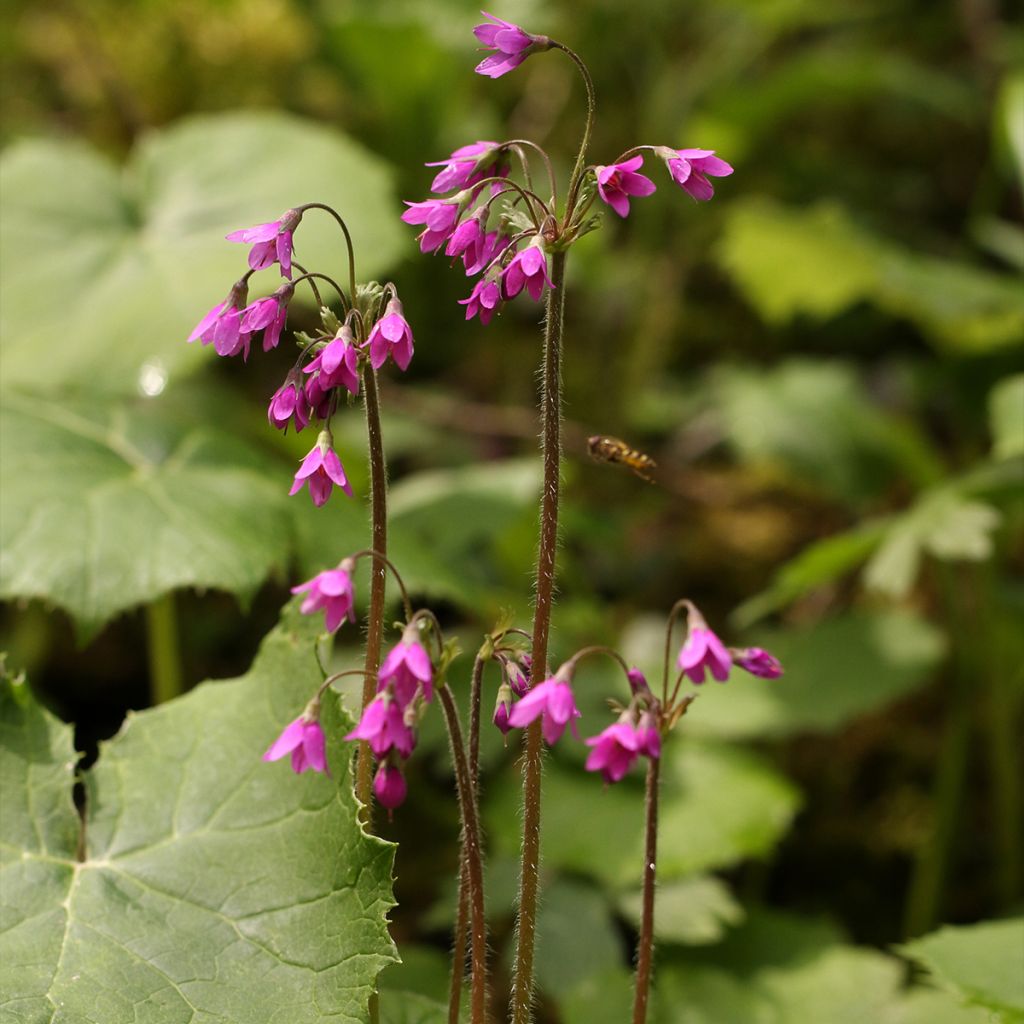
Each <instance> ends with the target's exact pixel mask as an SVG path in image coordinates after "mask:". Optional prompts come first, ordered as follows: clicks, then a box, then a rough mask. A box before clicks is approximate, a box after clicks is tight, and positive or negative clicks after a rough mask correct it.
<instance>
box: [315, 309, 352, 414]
mask: <svg viewBox="0 0 1024 1024" xmlns="http://www.w3.org/2000/svg"><path fill="white" fill-rule="evenodd" d="M302 372H303V373H310V374H317V379H318V384H317V389H318V390H319V391H321V392H324V393H326V392H327V391H329V390H330V389H331V388H345V390H346V391H350V392H351V393H352V394H353V395H358V394H359V349H358V348H357V347H356V339H355V335H353V333H352V329H351V328H350V327H349V326H348V324H345V325H344V326H343V327H342V328H341V330H340V331H338V333H337V334H336V335H335V336H334V337H333V338H332V339H331V340H330V341H329V342H328V343H327V344H326V345H325V346H324V348H322V349H321V350H320V351H319V352H318V353H317V355H316V358H314V359H312V360H310V362H309V363H308V364H307V365H306V366H304V367H303V368H302ZM310 397H312V396H310ZM316 397H317V398H318V401H317V402H316V404H317V405H320V403H321V402H322V400H323V399H322V396H319V395H318V396H316Z"/></svg>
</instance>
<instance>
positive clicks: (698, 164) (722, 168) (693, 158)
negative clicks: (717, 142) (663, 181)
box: [657, 146, 732, 199]
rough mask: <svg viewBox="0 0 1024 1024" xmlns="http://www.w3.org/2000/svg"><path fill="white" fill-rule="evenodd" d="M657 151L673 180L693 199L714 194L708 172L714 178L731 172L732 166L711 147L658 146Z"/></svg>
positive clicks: (708, 197) (705, 197)
mask: <svg viewBox="0 0 1024 1024" xmlns="http://www.w3.org/2000/svg"><path fill="white" fill-rule="evenodd" d="M657 153H658V156H660V157H661V158H662V159H663V160H664V161H665V162H666V164H667V165H668V172H669V174H671V175H672V179H673V181H675V182H677V183H678V184H679V185H680V186H681V187H682V189H683V191H684V192H686V193H687V194H689V195H691V196H693V198H694V199H710V198H711V197H712V196H713V195H714V194H715V189H714V186H713V185H712V184H711V182H710V181H708V178H707V176H708V175H709V174H710V175H711V176H712V177H715V178H724V177H727V176H728V175H730V174H732V167H731V166H730V165H729V164H727V163H726V162H725V161H724V160H722V159H720V158H719V157H717V156H715V151H714V150H713V149H671V148H669V147H668V146H659V147H658V149H657Z"/></svg>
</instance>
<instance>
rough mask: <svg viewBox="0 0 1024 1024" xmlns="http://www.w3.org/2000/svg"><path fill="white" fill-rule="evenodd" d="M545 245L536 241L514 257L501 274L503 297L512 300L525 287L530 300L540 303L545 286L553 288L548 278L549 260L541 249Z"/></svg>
mask: <svg viewBox="0 0 1024 1024" xmlns="http://www.w3.org/2000/svg"><path fill="white" fill-rule="evenodd" d="M542 245H543V243H542V242H541V241H540V240H538V239H536V238H535V239H534V240H533V241H532V242H531V243H530V244H529V245H528V246H527V247H526V248H525V249H521V250H520V251H519V252H517V253H516V254H515V256H513V257H512V259H511V260H510V261H509V264H508V266H507V267H505V269H504V270H503V271H502V274H501V297H502V298H503V299H511V298H514V297H515V296H516V295H518V294H519V293H520V292H521V291H522V290H523V288H524V287H525V288H526V290H527V292H529V294H530V298H532V299H533V300H534V301H539V300H540V297H541V296H542V295H543V294H544V285H547V286H548V287H549V288H550V287H551V278H550V277H548V260H547V257H546V256H545V255H544V250H543V248H542V247H541V246H542Z"/></svg>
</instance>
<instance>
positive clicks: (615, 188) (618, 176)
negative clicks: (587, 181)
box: [594, 154, 656, 217]
mask: <svg viewBox="0 0 1024 1024" xmlns="http://www.w3.org/2000/svg"><path fill="white" fill-rule="evenodd" d="M643 165H644V158H643V157H642V156H641V155H640V154H637V155H636V156H634V157H631V158H630V159H629V160H624V161H623V162H622V163H621V164H609V165H608V166H607V167H605V166H600V167H595V168H594V175H595V177H596V178H597V194H598V195H599V196H600V197H601V198H602V199H603V200H604V201H605V202H606V203H607V204H608V205H609V206H610V207H611V208H612V209H613V210H614V211H615V212H616V213H617V214H618V215H619V216H620V217H625V216H627V215H628V214H629V197H630V196H649V195H650V194H651V193H652V192H654V190H655V187H656V186H655V184H654V182H653V181H651V179H650V178H648V177H647V176H646V175H643V174H637V171H638V170H639V169H640V168H641V167H643Z"/></svg>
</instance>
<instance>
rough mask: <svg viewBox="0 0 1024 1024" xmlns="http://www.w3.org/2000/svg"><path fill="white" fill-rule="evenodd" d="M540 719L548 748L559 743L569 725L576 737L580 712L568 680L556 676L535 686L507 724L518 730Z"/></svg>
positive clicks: (516, 708) (515, 707) (515, 709)
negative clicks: (576, 720)
mask: <svg viewBox="0 0 1024 1024" xmlns="http://www.w3.org/2000/svg"><path fill="white" fill-rule="evenodd" d="M538 717H539V718H540V719H541V731H542V732H543V733H544V740H545V742H546V743H547V744H548V746H552V745H553V744H555V743H557V742H558V741H559V739H560V738H561V736H562V733H563V732H565V727H566V726H567V725H569V724H570V723H571V724H572V731H573V735H576V722H575V719H577V718H579V717H580V712H579V710H578V709H577V707H576V701H575V700H574V699H573V695H572V687H571V686H570V685H569V683H568V681H567V680H566V679H564V678H561V677H559V676H558V675H555V676H552V677H551V678H550V679H545V680H544V682H543V683H539V684H538V685H537V686H535V687H534V688H533V689H532V690H531V691H530V692H529V693H528V694H527V695H526V696H525V697H523V699H522V700H520V701H518V702H517V703H516V705H515V706H514V707H513V708H512V712H511V713H510V714H509V716H508V723H509V725H511V726H512V727H513V728H515V729H522V728H523V727H524V726H526V725H529V724H530V723H531V722H532V721H533V720H534V719H535V718H538Z"/></svg>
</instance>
